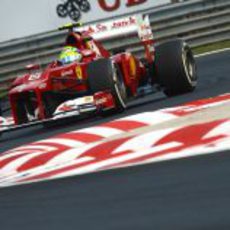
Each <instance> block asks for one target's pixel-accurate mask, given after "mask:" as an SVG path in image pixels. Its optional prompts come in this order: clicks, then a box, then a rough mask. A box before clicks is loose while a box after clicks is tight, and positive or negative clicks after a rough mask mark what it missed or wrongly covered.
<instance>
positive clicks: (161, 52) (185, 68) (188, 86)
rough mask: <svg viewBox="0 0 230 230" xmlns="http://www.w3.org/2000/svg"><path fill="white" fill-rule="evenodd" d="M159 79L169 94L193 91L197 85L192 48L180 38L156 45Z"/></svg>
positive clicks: (165, 91)
mask: <svg viewBox="0 0 230 230" xmlns="http://www.w3.org/2000/svg"><path fill="white" fill-rule="evenodd" d="M155 64H156V72H157V80H158V82H159V83H160V85H161V86H162V87H163V89H164V93H165V94H166V95H167V96H175V95H179V94H183V93H188V92H191V91H193V90H194V89H195V88H196V85H197V70H196V64H195V59H194V57H193V53H192V50H191V48H190V47H189V46H188V44H187V43H185V42H184V41H182V40H180V39H175V40H171V41H167V42H164V43H161V44H159V45H157V46H156V59H155Z"/></svg>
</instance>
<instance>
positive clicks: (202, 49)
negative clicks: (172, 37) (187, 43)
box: [193, 40, 230, 54]
mask: <svg viewBox="0 0 230 230" xmlns="http://www.w3.org/2000/svg"><path fill="white" fill-rule="evenodd" d="M225 48H230V40H227V41H223V42H216V43H212V44H209V45H204V46H199V47H196V48H193V52H194V54H202V53H206V52H210V51H214V50H219V49H225Z"/></svg>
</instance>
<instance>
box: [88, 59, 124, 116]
mask: <svg viewBox="0 0 230 230" xmlns="http://www.w3.org/2000/svg"><path fill="white" fill-rule="evenodd" d="M87 74H88V84H89V88H90V90H91V93H96V92H100V91H107V90H108V91H109V92H111V93H112V95H113V97H114V100H115V104H116V108H115V109H114V110H113V111H110V112H122V111H123V110H125V108H126V100H127V94H126V87H125V84H124V81H123V76H122V74H121V71H120V68H119V66H118V65H117V64H115V63H113V62H112V60H111V59H109V58H101V59H98V60H95V61H93V62H91V63H90V64H89V65H88V68H87ZM105 113H106V111H104V114H105Z"/></svg>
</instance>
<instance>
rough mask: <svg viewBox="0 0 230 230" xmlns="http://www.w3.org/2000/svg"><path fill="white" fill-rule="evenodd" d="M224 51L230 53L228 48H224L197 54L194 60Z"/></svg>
mask: <svg viewBox="0 0 230 230" xmlns="http://www.w3.org/2000/svg"><path fill="white" fill-rule="evenodd" d="M226 51H230V47H229V48H224V49H219V50H213V51H210V52H205V53H202V54H197V55H195V58H199V57H204V56H208V55H212V54H217V53H222V52H226Z"/></svg>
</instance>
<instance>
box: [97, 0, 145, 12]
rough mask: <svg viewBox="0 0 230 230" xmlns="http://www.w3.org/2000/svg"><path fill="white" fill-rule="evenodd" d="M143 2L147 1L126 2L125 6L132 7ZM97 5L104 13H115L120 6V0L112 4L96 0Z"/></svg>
mask: <svg viewBox="0 0 230 230" xmlns="http://www.w3.org/2000/svg"><path fill="white" fill-rule="evenodd" d="M145 2H147V0H126V6H127V7H132V6H136V5H139V4H143V3H145ZM98 3H99V5H100V7H101V8H102V9H103V10H104V11H115V10H117V9H119V8H120V6H121V0H114V1H113V3H112V4H111V1H110V3H108V1H107V0H98Z"/></svg>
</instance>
